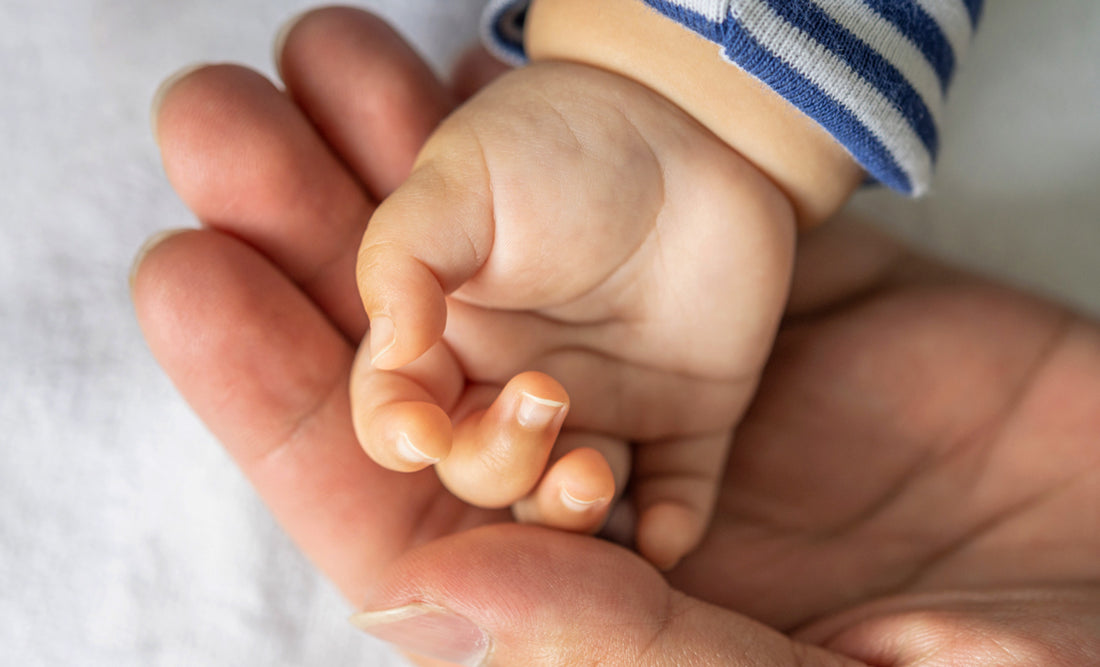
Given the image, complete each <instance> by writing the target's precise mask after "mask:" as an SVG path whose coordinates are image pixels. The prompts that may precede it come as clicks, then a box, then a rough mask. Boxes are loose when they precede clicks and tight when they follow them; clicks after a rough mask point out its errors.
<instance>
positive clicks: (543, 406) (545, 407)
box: [516, 392, 565, 431]
mask: <svg viewBox="0 0 1100 667" xmlns="http://www.w3.org/2000/svg"><path fill="white" fill-rule="evenodd" d="M564 408H565V403H562V402H561V401H551V400H550V399H548V398H539V397H538V396H534V395H532V394H528V393H527V392H521V397H520V401H519V409H518V410H516V420H517V421H518V422H519V425H520V426H522V427H523V428H526V429H529V430H532V431H541V430H543V429H545V428H547V427H549V426H550V424H551V423H552V422H553V421H554V420H555V419H556V418H557V417H558V416H559V415H560V414H562V412H563V411H564Z"/></svg>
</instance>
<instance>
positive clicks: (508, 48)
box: [490, 2, 529, 60]
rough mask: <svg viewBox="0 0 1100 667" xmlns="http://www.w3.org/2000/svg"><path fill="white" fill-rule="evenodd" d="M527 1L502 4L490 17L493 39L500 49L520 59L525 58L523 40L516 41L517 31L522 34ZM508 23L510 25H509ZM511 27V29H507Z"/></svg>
mask: <svg viewBox="0 0 1100 667" xmlns="http://www.w3.org/2000/svg"><path fill="white" fill-rule="evenodd" d="M528 4H529V3H527V2H513V3H509V4H507V5H503V6H502V7H501V8H500V9H499V10H498V11H497V12H496V14H494V15H493V17H492V19H490V21H491V22H490V25H491V26H492V31H493V41H495V42H496V45H497V47H498V48H500V49H501V50H503V51H505V52H507V53H510V54H511V55H512V56H514V57H516V58H519V59H521V60H526V59H527V53H526V50H525V49H524V47H523V40H522V39H519V40H518V41H517V39H516V37H517V32H518V34H519V35H522V34H523V24H524V22H525V20H526V18H527V5H528ZM517 6H518V7H519V9H518V10H517ZM509 24H510V25H509ZM509 27H511V28H512V30H508V28H509Z"/></svg>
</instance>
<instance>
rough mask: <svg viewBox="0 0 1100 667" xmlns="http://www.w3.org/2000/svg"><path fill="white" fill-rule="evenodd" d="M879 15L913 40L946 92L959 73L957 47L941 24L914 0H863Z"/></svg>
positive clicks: (941, 87)
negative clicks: (948, 37) (955, 48)
mask: <svg viewBox="0 0 1100 667" xmlns="http://www.w3.org/2000/svg"><path fill="white" fill-rule="evenodd" d="M863 2H864V3H866V4H867V6H868V7H870V8H871V9H873V10H874V11H875V13H876V14H878V15H879V16H881V17H882V18H883V19H885V20H887V21H889V22H890V23H891V24H893V26H894V27H895V28H897V29H898V31H899V32H901V34H903V35H905V37H906V39H908V40H909V41H910V42H912V43H913V45H914V46H916V47H917V48H918V49H920V52H921V53H923V54H924V57H925V58H926V59H927V60H928V62H929V63H930V64H931V65H932V69H934V70H935V71H936V76H938V77H939V78H940V89H941V90H942V91H943V92H944V93H946V92H947V88H948V86H950V85H951V79H952V78H954V76H955V50H954V49H952V48H951V42H949V41H947V35H944V34H943V30H941V29H940V24H938V23H936V19H934V18H932V17H931V16H929V15H928V12H926V11H924V8H922V7H921V6H920V5H918V4H917V3H915V2H913V0H863Z"/></svg>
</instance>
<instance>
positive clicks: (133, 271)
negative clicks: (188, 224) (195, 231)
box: [130, 229, 187, 289]
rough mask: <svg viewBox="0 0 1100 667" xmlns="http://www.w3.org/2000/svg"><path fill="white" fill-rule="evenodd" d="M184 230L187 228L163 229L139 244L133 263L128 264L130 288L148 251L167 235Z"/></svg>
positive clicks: (161, 241)
mask: <svg viewBox="0 0 1100 667" xmlns="http://www.w3.org/2000/svg"><path fill="white" fill-rule="evenodd" d="M185 231H187V230H186V229H165V230H164V231H160V232H157V233H156V234H153V235H152V236H150V237H149V238H148V239H147V240H146V241H145V243H143V244H141V248H139V249H138V251H137V255H135V256H134V262H133V264H131V265H130V289H134V279H135V278H136V277H137V272H138V267H139V266H141V263H142V261H144V260H145V256H146V255H148V254H149V251H151V250H152V249H153V248H155V247H157V246H158V245H160V244H161V243H163V242H164V240H165V239H167V238H168V237H170V236H175V235H176V234H179V233H182V232H185Z"/></svg>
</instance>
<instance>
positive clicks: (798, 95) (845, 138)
mask: <svg viewBox="0 0 1100 667" xmlns="http://www.w3.org/2000/svg"><path fill="white" fill-rule="evenodd" d="M645 2H646V4H648V5H649V6H651V7H653V8H654V9H656V10H657V11H659V12H661V13H662V14H664V15H666V16H668V17H669V18H672V19H675V20H676V21H678V22H680V23H681V24H683V25H685V26H688V27H690V28H692V29H693V30H695V31H696V32H698V33H699V34H700V35H702V36H703V37H706V38H707V39H708V40H711V41H714V42H717V43H719V44H721V45H723V46H724V47H725V52H726V55H727V57H729V59H730V60H731V61H733V62H734V63H736V64H737V65H738V66H739V67H741V68H742V69H743V70H745V71H746V72H748V73H749V74H751V75H753V76H755V77H756V78H758V79H760V80H761V81H763V82H764V83H765V84H767V85H768V86H769V87H770V88H771V89H772V90H774V91H775V92H776V93H777V94H779V95H780V96H782V97H783V98H784V99H786V100H787V101H788V102H790V103H791V104H793V105H794V106H795V107H796V108H797V109H799V110H800V111H802V112H803V113H805V114H806V115H807V116H809V117H810V118H812V119H814V120H815V121H817V122H818V123H819V124H821V126H822V127H824V128H825V129H826V130H827V131H828V132H829V133H830V134H832V135H833V137H835V138H836V139H837V141H839V142H840V143H841V144H843V145H844V146H845V147H846V148H847V149H848V150H849V151H850V152H851V153H852V155H853V156H854V157H855V158H856V160H857V161H858V162H859V163H860V164H861V165H862V166H863V167H864V168H865V169H866V170H867V171H868V172H869V173H870V174H871V175H872V176H874V177H875V178H876V179H877V180H878V181H880V182H881V183H883V184H885V185H887V186H889V187H891V188H893V189H895V190H899V191H901V192H905V193H911V192H912V191H913V187H912V183H911V182H910V180H909V177H908V176H907V175H906V174H905V172H904V171H903V170H902V169H901V166H900V165H899V164H898V162H897V160H895V159H894V156H893V155H892V154H891V153H890V151H889V150H887V149H886V147H885V146H884V145H883V144H882V142H881V141H879V140H878V138H877V137H875V136H874V134H873V133H872V132H871V131H870V129H869V128H867V127H866V126H864V125H863V124H862V123H860V122H859V120H858V119H857V118H856V116H855V114H854V113H852V112H851V111H850V110H848V109H846V108H845V107H844V106H842V105H841V104H840V103H838V102H837V101H836V100H834V99H832V98H831V97H829V96H828V95H827V94H826V93H825V92H824V91H823V90H821V89H820V88H818V87H817V86H816V85H814V84H813V83H812V82H811V81H809V80H808V79H806V78H805V77H804V76H802V75H801V74H799V73H798V72H797V71H796V70H795V69H794V68H793V67H791V66H790V65H788V64H786V63H784V62H783V61H782V60H780V59H779V58H777V57H776V56H775V54H773V53H772V52H770V51H768V50H767V49H766V48H764V46H763V45H761V44H760V43H759V42H757V41H756V40H755V39H754V38H753V37H752V36H751V35H750V34H749V33H748V32H746V31H745V29H744V27H743V26H741V24H739V23H738V22H736V21H734V20H733V18H732V17H727V18H726V20H725V21H723V22H722V23H714V22H712V21H709V20H707V19H706V17H704V16H702V15H701V14H698V13H696V12H692V11H690V10H686V9H684V8H683V7H681V6H679V5H676V4H673V3H672V2H669V1H668V0H645Z"/></svg>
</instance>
